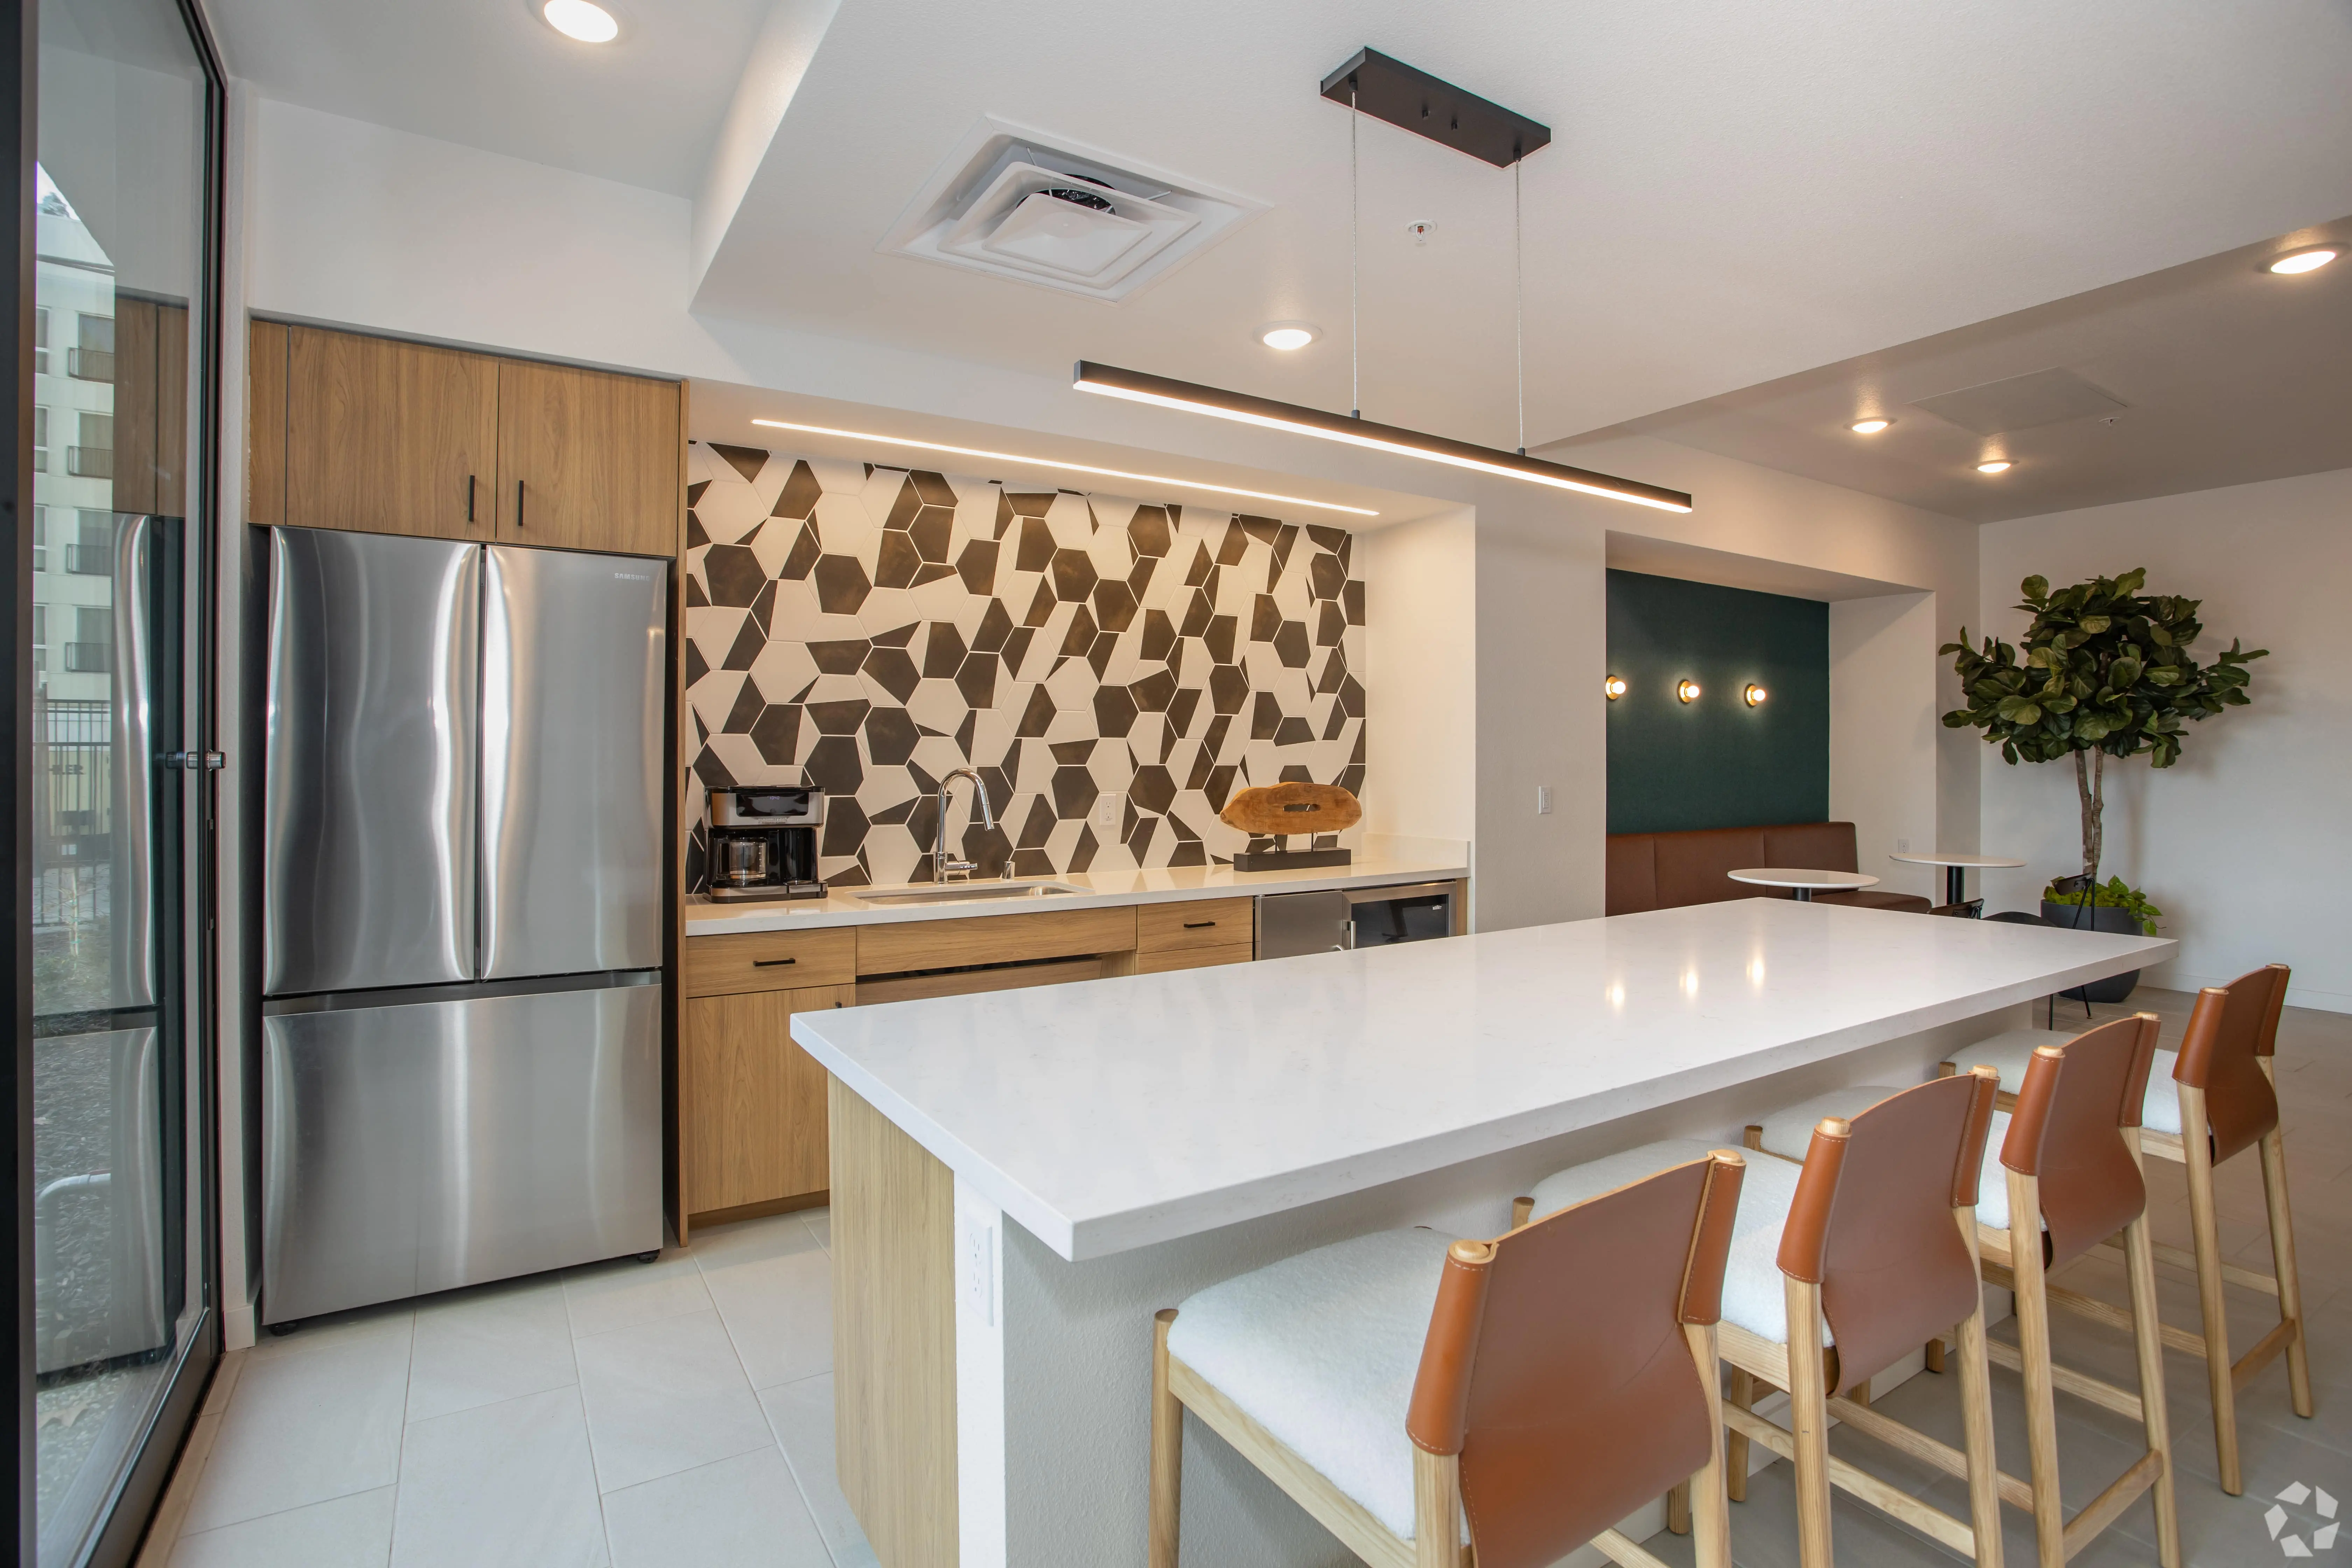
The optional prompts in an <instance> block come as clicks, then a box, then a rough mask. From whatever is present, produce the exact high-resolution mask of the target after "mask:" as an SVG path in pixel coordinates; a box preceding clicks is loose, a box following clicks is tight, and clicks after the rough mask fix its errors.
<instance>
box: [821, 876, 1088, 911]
mask: <svg viewBox="0 0 2352 1568" xmlns="http://www.w3.org/2000/svg"><path fill="white" fill-rule="evenodd" d="M1085 891H1086V889H1084V888H1074V887H1072V886H1070V884H1069V883H1067V882H950V883H947V884H946V885H944V886H941V885H940V884H938V883H925V884H919V885H917V886H915V887H910V888H860V889H857V891H856V895H855V896H856V898H857V900H859V901H860V902H862V903H868V904H881V905H885V906H888V905H894V904H973V903H979V902H981V901H982V900H987V899H1051V898H1066V897H1068V896H1069V895H1071V894H1073V893H1083V892H1085Z"/></svg>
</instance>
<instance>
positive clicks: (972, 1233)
mask: <svg viewBox="0 0 2352 1568" xmlns="http://www.w3.org/2000/svg"><path fill="white" fill-rule="evenodd" d="M956 1294H957V1296H958V1297H959V1298H960V1299H961V1300H962V1302H963V1308H964V1310H965V1311H967V1312H970V1313H971V1315H972V1317H973V1319H974V1320H975V1321H978V1322H979V1324H980V1325H981V1327H982V1328H993V1327H994V1326H995V1324H996V1226H995V1223H994V1222H993V1221H992V1220H985V1219H982V1218H981V1217H980V1216H979V1215H975V1214H973V1213H972V1212H971V1210H970V1209H969V1208H967V1209H966V1210H965V1211H964V1213H963V1215H962V1223H961V1224H960V1225H958V1226H956Z"/></svg>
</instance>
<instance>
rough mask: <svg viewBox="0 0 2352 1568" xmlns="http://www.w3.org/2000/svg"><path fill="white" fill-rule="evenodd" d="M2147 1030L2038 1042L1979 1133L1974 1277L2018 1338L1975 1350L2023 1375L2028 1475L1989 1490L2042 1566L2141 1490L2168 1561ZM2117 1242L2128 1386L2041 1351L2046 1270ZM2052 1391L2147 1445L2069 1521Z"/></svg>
mask: <svg viewBox="0 0 2352 1568" xmlns="http://www.w3.org/2000/svg"><path fill="white" fill-rule="evenodd" d="M2157 1029H2158V1020H2157V1018H2156V1017H2155V1016H2154V1015H2153V1014H2147V1013H2143V1014H2140V1015H2139V1016H2137V1017H2132V1018H2120V1019H2117V1020H2116V1021H2115V1022H2113V1023H2109V1024H2105V1025H2102V1026H2099V1027H2097V1028H2095V1029H2091V1030H2088V1031H2086V1032H2085V1033H2084V1034H2082V1035H2079V1036H2075V1037H2073V1038H2072V1039H2063V1038H2062V1040H2061V1041H2060V1043H2057V1044H2053V1045H2044V1046H2042V1047H2038V1048H2037V1049H2036V1050H2035V1052H2034V1055H2033V1057H2032V1059H2031V1060H2030V1061H2029V1063H2028V1065H2027V1068H2026V1070H2025V1072H2024V1074H2023V1077H2022V1081H2021V1086H2020V1093H2019V1095H2018V1097H2017V1100H2016V1101H2015V1103H2016V1107H2017V1109H2016V1110H2015V1111H2014V1112H2013V1113H2011V1112H2001V1113H2000V1114H1997V1115H1996V1116H1994V1118H1993V1119H1992V1125H1991V1128H1990V1131H1989V1139H1990V1142H1991V1143H1992V1144H1995V1145H1998V1146H1999V1148H2000V1161H1999V1163H1988V1164H1987V1166H1986V1167H1985V1170H1984V1173H1983V1175H1982V1177H1981V1179H1980V1182H1979V1188H1978V1197H1977V1239H1978V1247H1979V1258H1980V1262H1981V1268H1982V1272H1983V1277H1984V1279H1986V1280H1987V1281H1988V1282H1989V1283H1990V1284H1993V1285H1997V1286H2000V1287H2001V1288H2003V1289H2009V1290H2011V1291H2013V1292H2014V1293H2015V1297H2016V1303H2017V1305H2016V1311H2017V1324H2018V1343H2017V1344H2016V1345H2013V1346H2012V1345H2010V1344H2007V1343H2004V1342H2001V1341H2000V1340H1996V1339H1988V1341H1987V1342H1986V1352H1987V1354H1988V1356H1989V1357H1990V1359H1991V1360H1993V1361H1995V1362H1997V1363H2000V1364H2001V1365H2004V1366H2006V1367H2008V1368H2010V1369H2011V1371H2013V1372H2017V1373H2021V1375H2022V1377H2023V1379H2024V1384H2025V1415H2026V1447H2027V1453H2028V1460H2029V1466H2030V1473H2031V1475H2032V1480H2031V1482H2030V1483H2028V1482H2021V1481H2019V1480H2017V1479H2014V1478H2011V1477H2009V1476H2006V1475H2004V1476H2003V1477H2002V1478H2001V1495H2002V1500H2004V1501H2006V1502H2009V1503H2011V1504H2012V1505H2013V1506H2016V1507H2018V1508H2021V1509H2023V1510H2026V1511H2028V1512H2030V1513H2032V1516H2033V1525H2034V1537H2035V1543H2036V1546H2037V1548H2038V1556H2039V1559H2040V1563H2041V1568H2064V1564H2065V1563H2066V1561H2067V1559H2068V1558H2069V1557H2071V1556H2073V1555H2074V1554H2075V1553H2076V1552H2080V1551H2081V1550H2082V1549H2083V1547H2084V1545H2085V1544H2087V1543H2088V1542H2089V1541H2090V1540H2091V1539H2092V1538H2093V1537H2094V1536H2095V1535H2097V1534H2098V1533H2099V1532H2100V1531H2104V1530H2105V1528H2106V1527H2107V1526H2108V1525H2110V1524H2112V1523H2114V1522H2115V1521H2116V1519H2117V1518H2118V1517H2119V1516H2120V1515H2121V1514H2122V1513H2123V1511H2124V1510H2126V1508H2128V1507H2129V1506H2130V1505H2131V1503H2133V1502H2134V1501H2135V1500H2137V1499H2138V1497H2139V1496H2140V1494H2141V1493H2143V1492H2146V1493H2147V1494H2149V1502H2150V1505H2151V1506H2152V1507H2153V1508H2154V1510H2155V1511H2156V1539H2157V1554H2158V1562H2159V1563H2162V1564H2163V1568H2179V1564H2180V1527H2179V1510H2178V1507H2177V1504H2176V1501H2175V1498H2174V1492H2173V1479H2172V1441H2171V1431H2170V1424H2169V1421H2168V1415H2167V1412H2166V1409H2165V1403H2164V1353H2163V1342H2162V1341H2161V1339H2160V1337H2159V1335H2158V1316H2157V1306H2156V1266H2155V1258H2154V1255H2153V1253H2152V1251H2151V1244H2150V1241H2149V1237H2148V1233H2147V1188H2146V1186H2145V1184H2143V1181H2142V1178H2141V1173H2140V1129H2139V1121H2140V1107H2141V1104H2142V1102H2143V1100H2144V1099H2145V1097H2146V1091H2147V1077H2148V1067H2149V1062H2150V1059H2151V1058H2152V1057H2153V1056H2154V1054H2155V1051H2156V1037H2157ZM1887 1092H1890V1091H1887V1090H1885V1089H1845V1090H1840V1091H1834V1092H1832V1093H1831V1094H1827V1095H1822V1096H1820V1097H1817V1098H1816V1099H1814V1100H1808V1101H1806V1102H1805V1103H1804V1104H1803V1105H1801V1106H1792V1107H1790V1109H1789V1110H1786V1111H1783V1112H1781V1113H1780V1115H1778V1116H1775V1117H1770V1118H1768V1119H1767V1120H1766V1121H1764V1122H1763V1123H1761V1124H1760V1125H1759V1126H1756V1127H1752V1128H1750V1129H1749V1130H1748V1133H1749V1145H1750V1147H1752V1148H1756V1149H1759V1150H1760V1151H1762V1152H1766V1153H1768V1154H1774V1155H1779V1156H1780V1157H1781V1158H1784V1159H1786V1158H1794V1157H1797V1156H1798V1154H1799V1153H1800V1152H1801V1144H1800V1143H1799V1142H1798V1141H1797V1140H1798V1133H1797V1129H1796V1124H1797V1123H1798V1122H1800V1121H1801V1119H1802V1118H1803V1117H1805V1116H1808V1115H1811V1116H1814V1117H1820V1116H1832V1115H1848V1116H1851V1115H1853V1114H1857V1113H1858V1112H1859V1111H1860V1110H1864V1109H1866V1108H1867V1106H1868V1105H1869V1103H1870V1102H1871V1100H1873V1099H1874V1098H1877V1097H1880V1096H1883V1095H1885V1093H1887ZM2118 1234H2120V1235H2121V1236H2122V1237H2123V1239H2124V1247H2125V1253H2126V1262H2127V1268H2128V1271H2129V1277H2130V1281H2131V1302H2132V1304H2131V1310H2130V1313H2129V1316H2128V1319H2127V1326H2128V1328H2129V1329H2130V1331H2131V1334H2132V1342H2133V1347H2134V1350H2135V1352H2137V1371H2138V1383H2139V1387H2138V1390H2137V1392H2134V1391H2132V1390H2128V1389H2123V1388H2118V1387H2116V1386H2115V1385H2114V1384H2108V1383H2105V1382H2102V1381H2101V1380H2099V1379H2097V1378H2094V1377H2091V1376H2088V1375H2087V1374H2085V1373H2080V1372H2077V1371H2075V1370H2074V1369H2073V1368H2070V1367H2064V1366H2060V1365H2058V1364H2056V1363H2055V1362H2054V1361H2053V1357H2052V1354H2051V1346H2050V1301H2049V1297H2048V1286H2047V1279H2046V1276H2047V1271H2048V1270H2049V1269H2051V1268H2057V1267H2059V1266H2061V1265H2063V1264H2065V1263H2067V1262H2069V1261H2071V1260H2073V1259H2074V1258H2079V1257H2081V1256H2083V1255H2084V1253H2086V1252H2088V1251H2089V1250H2090V1249H2091V1248H2092V1247H2095V1246H2097V1245H2099V1244H2100V1243H2102V1242H2103V1241H2105V1239H2107V1238H2108V1237H2115V1236H2116V1235H2118ZM2020 1237H2033V1238H2037V1240H2038V1245H2035V1244H2033V1243H2022V1244H2021V1242H2020V1239H2019V1238H2020ZM2059 1390H2063V1391H2064V1392H2065V1393H2067V1394H2073V1395H2075V1396H2077V1397H2080V1398H2084V1399H2086V1400H2089V1401H2090V1402H2091V1403H2093V1404H2095V1405H2100V1406H2101V1407H2102V1408H2105V1409H2108V1410H2113V1411H2116V1413H2118V1414H2120V1415H2126V1416H2129V1417H2131V1418H2132V1419H2134V1420H2137V1421H2138V1422H2140V1423H2141V1428H2142V1431H2143V1432H2144V1433H2145V1434H2146V1438H2147V1447H2146V1449H2145V1450H2144V1451H2143V1452H2142V1453H2141V1454H2140V1455H2139V1457H2138V1458H2137V1459H2135V1460H2134V1461H2133V1463H2132V1464H2131V1465H2130V1466H2129V1467H2128V1468H2126V1470H2125V1472H2124V1474H2123V1475H2122V1476H2121V1477H2119V1478H2117V1479H2116V1480H2115V1481H2114V1482H2113V1483H2112V1484H2111V1485H2109V1486H2108V1487H2107V1488H2106V1489H2105V1490H2104V1491H2102V1492H2101V1493H2100V1494H2099V1495H2098V1496H2097V1497H2096V1498H2095V1499H2093V1500H2091V1501H2090V1502H2089V1503H2088V1504H2087V1505H2085V1506H2084V1509H2083V1510H2082V1511H2081V1512H2080V1513H2079V1514H2078V1515H2076V1517H2075V1518H2074V1520H2073V1521H2068V1520H2067V1519H2066V1517H2065V1512H2064V1509H2063V1501H2062V1499H2061V1496H2060V1492H2059V1487H2058V1473H2059V1453H2058V1427H2057V1410H2056V1400H2055V1393H2056V1392H2057V1391H2059ZM1959 1461H1960V1456H1959V1455H1958V1454H1957V1453H1954V1452H1952V1451H1950V1450H1949V1449H1946V1450H1944V1451H1943V1453H1942V1454H1941V1455H1939V1456H1933V1457H1931V1462H1934V1463H1937V1464H1938V1465H1939V1466H1940V1467H1941V1468H1944V1469H1946V1470H1948V1471H1950V1472H1951V1473H1953V1474H1960V1473H1962V1472H1961V1468H1960V1463H1959Z"/></svg>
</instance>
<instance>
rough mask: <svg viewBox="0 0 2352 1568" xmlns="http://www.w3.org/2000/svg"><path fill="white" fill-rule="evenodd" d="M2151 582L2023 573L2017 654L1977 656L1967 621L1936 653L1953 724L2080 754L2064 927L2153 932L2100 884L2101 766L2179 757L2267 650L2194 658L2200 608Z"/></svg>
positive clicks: (1984, 651)
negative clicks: (1955, 694) (1950, 679)
mask: <svg viewBox="0 0 2352 1568" xmlns="http://www.w3.org/2000/svg"><path fill="white" fill-rule="evenodd" d="M2146 583H2147V569H2146V568H2145V567H2137V568H2134V569H2133V570H2132V571H2129V572H2126V573H2124V574H2122V575H2121V576H2116V577H2095V578H2093V579H2091V580H2090V581H2089V582H2087V583H2077V584H2074V586H2073V587H2071V588H2061V589H2059V590H2058V591H2057V592H2056V593H2053V592H2051V590H2050V582H2049V579H2047V578H2045V577H2028V578H2027V579H2026V580H2025V581H2024V582H2023V583H2022V584H2020V585H2019V586H2020V591H2021V593H2022V594H2023V595H2024V598H2023V600H2022V601H2021V603H2020V604H2019V605H2018V606H2017V607H2018V608H2019V609H2021V610H2024V611H2027V612H2028V613H2030V614H2031V615H2032V617H2033V619H2032V624H2031V625H2029V626H2027V627H2026V630H2025V636H2024V637H2023V638H2022V639H2021V641H2020V643H2019V644H2018V646H2016V647H2011V645H2010V644H2008V643H2006V642H2002V641H2000V639H1998V638H1995V637H1987V638H1985V639H1984V643H1983V646H1982V647H1975V648H1972V647H1969V643H1968V635H1969V634H1968V628H1967V627H1965V626H1963V627H1962V628H1961V629H1960V639H1961V640H1960V641H1958V642H1956V643H1947V644H1945V645H1944V647H1943V648H1942V649H1941V650H1940V651H1941V652H1943V653H1945V654H1948V655H1951V656H1953V659H1952V664H1953V668H1954V670H1955V671H1956V672H1957V673H1958V676H1959V678H1960V689H1961V690H1962V692H1963V693H1965V694H1966V696H1967V699H1968V706H1967V707H1965V708H1956V709H1954V710H1952V711H1951V712H1949V713H1947V714H1945V715H1944V722H1945V724H1946V725H1947V726H1948V727H1949V728H1951V729H1955V730H1958V729H1963V728H1973V729H1977V730H1981V731H1984V737H1985V741H1986V742H1987V743H1988V744H1991V745H1997V746H1999V747H2000V754H2001V760H2002V761H2004V762H2007V763H2011V764H2012V765H2013V764H2015V763H2021V762H2024V763H2053V762H2057V761H2059V760H2060V759H2062V758H2072V759H2073V760H2074V788H2075V793H2076V795H2077V796H2078V797H2079V799H2080V802H2081V805H2082V813H2083V870H2082V873H2081V875H2079V876H2075V877H2062V878H2059V879H2055V880H2053V882H2052V883H2051V885H2050V889H2048V891H2046V892H2045V893H2044V894H2043V895H2042V913H2043V914H2044V915H2045V916H2047V917H2049V918H2051V919H2053V920H2054V921H2057V922H2058V923H2060V924H2082V925H2085V926H2089V927H2091V928H2092V929H2094V930H2098V931H2147V933H2148V934H2149V935H2154V934H2155V931H2156V920H2155V917H2156V916H2157V915H2158V914H2159V913H2161V911H2160V910H2158V909H2157V908H2156V907H2155V906H2154V905H2153V904H2151V903H2149V902H2148V900H2147V895H2146V894H2144V893H2142V892H2141V891H2139V889H2136V888H2131V887H2128V886H2126V884H2125V882H2124V881H2123V879H2121V878H2111V879H2109V880H2108V881H2107V882H2106V883H2105V884H2104V885H2103V884H2101V883H2100V881H2099V856H2100V849H2101V847H2102V837H2103V828H2104V821H2103V818H2104V815H2105V805H2106V800H2105V783H2106V763H2107V759H2108V758H2110V757H2115V758H2117V759H2121V758H2125V757H2136V756H2140V755H2146V756H2147V759H2148V761H2149V763H2150V764H2151V765H2152V766H2155V767H2159V768H2168V767H2170V766H2171V765H2172V764H2173V763H2176V762H2179V760H2180V744H2181V737H2182V733H2183V726H2184V725H2185V724H2187V723H2188V722H2189V721H2195V720H2201V719H2210V718H2211V717H2212V716H2213V715H2214V714H2216V713H2219V712H2221V710H2222V709H2224V708H2242V707H2244V706H2246V704H2247V702H2248V701H2249V700H2250V699H2249V698H2248V696H2247V694H2246V687H2247V683H2248V681H2249V679H2251V678H2250V676H2249V675H2248V672H2247V669H2246V666H2247V664H2248V663H2250V662H2251V661H2252V660H2254V659H2257V658H2263V657H2264V656H2265V655H2267V654H2268V653H2269V651H2270V650H2269V649H2267V648H2242V647H2240V646H2239V644H2238V642H2237V641H2236V640H2235V639H2232V640H2231V644H2230V646H2229V647H2227V648H2225V649H2223V650H2222V651H2221V652H2220V653H2218V654H2216V655H2214V656H2213V660H2212V662H2211V663H2210V664H2200V663H2199V662H2198V660H2197V658H2196V657H2195V656H2194V655H2192V654H2191V653H2190V652H2189V647H2190V645H2191V644H2193V643H2195V642H2196V641H2197V639H2198V637H2200V636H2201V635H2203V633H2204V630H2205V627H2204V624H2203V623H2202V622H2200V620H2199V619H2198V618H2197V611H2198V607H2199V605H2200V604H2201V603H2202V601H2201V600H2197V599H2183V598H2180V597H2178V596H2177V595H2168V594H2142V593H2141V592H2140V589H2141V587H2142V586H2143V585H2144V584H2146ZM2086 906H2087V907H2086ZM2086 915H2087V916H2088V917H2090V918H2088V919H2085V918H2084V916H2086ZM2138 978H2139V977H2138V975H2137V973H2136V972H2135V973H2131V974H2121V975H2117V976H2116V977H2115V978H2114V979H2112V980H2107V981H2100V982H2095V983H2094V984H2092V985H2090V986H2087V987H2085V988H2084V990H2085V993H2086V994H2087V995H2088V997H2089V999H2090V1000H2092V1001H2095V1002H2120V1001H2122V1000H2123V999H2124V998H2125V997H2126V996H2128V995H2130V994H2131V989H2132V986H2133V985H2134V984H2137V981H2138Z"/></svg>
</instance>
